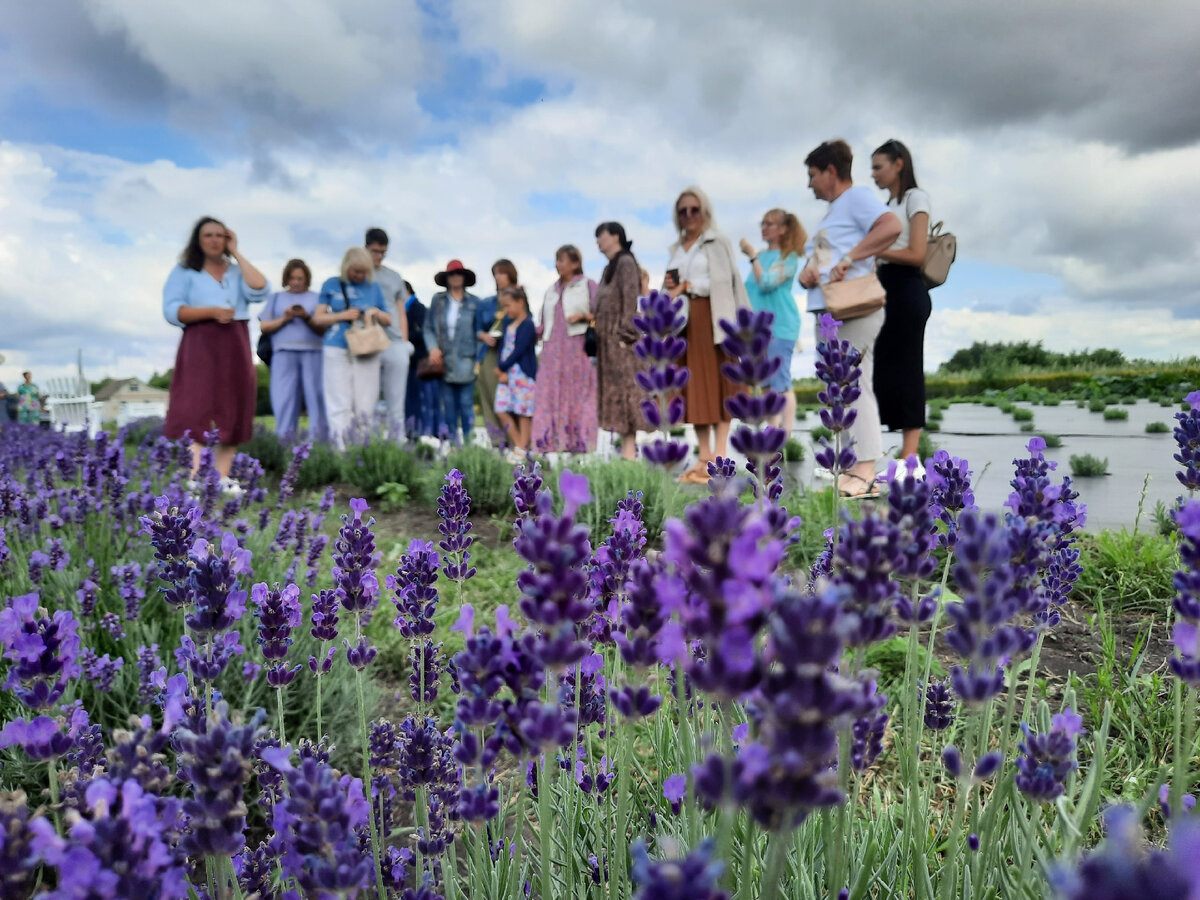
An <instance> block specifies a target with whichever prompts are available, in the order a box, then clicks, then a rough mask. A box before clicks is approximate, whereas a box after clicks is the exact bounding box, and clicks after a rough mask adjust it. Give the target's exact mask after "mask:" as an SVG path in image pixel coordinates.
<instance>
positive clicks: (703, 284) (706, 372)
mask: <svg viewBox="0 0 1200 900" xmlns="http://www.w3.org/2000/svg"><path fill="white" fill-rule="evenodd" d="M675 228H676V230H677V232H678V233H679V240H677V241H676V242H675V243H674V244H672V245H671V248H670V252H671V258H670V261H669V262H668V263H667V277H666V280H665V281H664V282H663V287H664V288H665V289H666V291H667V293H669V294H670V295H671V296H672V297H678V296H680V295H683V296H686V297H687V298H688V306H687V315H688V324H687V331H686V332H685V334H684V336H685V337H686V338H687V353H686V355H685V356H684V364H685V365H686V366H687V367H688V370H689V372H690V375H689V378H688V384H687V387H686V388H684V391H683V398H684V404H685V411H684V421H686V422H687V423H689V424H690V425H692V426H693V427H694V428H695V429H696V442H697V444H698V445H699V450H700V459H699V460H698V461H697V463H696V465H694V466H693V467H692V468H690V469H688V470H687V471H686V472H684V473H683V475H681V476H680V478H679V480H680V481H681V482H683V483H685V484H706V483H707V482H708V464H709V463H710V462H712V461H713V460H715V459H716V458H717V457H718V456H725V455H726V454H727V453H728V452H729V449H728V444H729V423H730V419H731V417H730V415H729V412H728V410H726V409H725V399H726V398H727V397H731V396H733V395H734V394H735V393H736V392H737V386H736V385H734V383H733V382H732V381H730V380H729V379H728V378H726V377H725V376H724V375H723V374H721V365H722V363H724V362H726V361H728V358H727V357H726V355H725V351H724V350H722V349H721V347H720V344H721V341H722V339H723V332H722V331H721V327H720V322H721V320H722V319H725V320H727V321H730V322H732V321H733V320H734V318H735V317H736V315H737V311H738V309H740V308H742V307H749V306H750V298H749V297H748V296H747V295H746V285H745V284H744V283H743V282H742V279H741V276H740V275H739V273H738V268H737V264H736V263H735V262H734V255H733V244H731V243H730V242H729V238H727V237H725V235H723V234H721V232H719V231H718V230H717V226H716V222H715V221H714V220H713V211H712V204H711V203H710V202H709V199H708V195H707V194H705V193H704V191H702V190H700V188H698V187H695V186H692V187H689V188H687V189H685V190H684V191H683V193H681V194H680V195H679V199H677V200H676V201H675Z"/></svg>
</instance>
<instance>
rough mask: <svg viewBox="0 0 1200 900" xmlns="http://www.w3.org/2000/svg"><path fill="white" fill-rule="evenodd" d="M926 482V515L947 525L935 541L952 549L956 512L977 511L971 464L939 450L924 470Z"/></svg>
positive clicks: (956, 532)
mask: <svg viewBox="0 0 1200 900" xmlns="http://www.w3.org/2000/svg"><path fill="white" fill-rule="evenodd" d="M925 481H926V483H928V485H929V513H930V515H932V516H933V517H934V518H936V519H939V520H940V521H941V522H943V523H944V524H945V526H946V530H945V531H944V532H941V533H940V534H939V535H938V542H939V543H940V544H941V545H942V546H943V547H946V548H947V549H953V547H954V544H955V541H956V539H957V535H958V515H959V513H961V512H962V511H963V510H964V509H970V510H974V509H976V506H975V492H974V491H973V490H972V489H971V469H970V464H969V463H968V462H967V461H966V460H965V459H959V458H958V457H957V456H951V455H950V454H949V453H947V452H946V451H945V450H938V451H937V452H935V453H934V454H933V459H932V460H931V461H930V462H929V463H928V464H927V465H926V467H925Z"/></svg>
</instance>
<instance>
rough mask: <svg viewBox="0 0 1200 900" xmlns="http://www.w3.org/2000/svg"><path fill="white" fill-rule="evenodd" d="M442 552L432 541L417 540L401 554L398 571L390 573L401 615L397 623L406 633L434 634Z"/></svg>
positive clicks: (412, 635) (412, 636) (415, 635)
mask: <svg viewBox="0 0 1200 900" xmlns="http://www.w3.org/2000/svg"><path fill="white" fill-rule="evenodd" d="M438 562H439V558H438V553H437V550H435V549H434V546H433V544H432V543H431V542H429V541H422V540H414V541H413V542H412V543H410V544H409V545H408V552H407V553H405V554H403V555H402V556H401V557H400V564H399V565H398V566H397V567H396V574H395V575H389V576H388V577H387V586H388V590H390V591H392V592H393V593H394V594H395V595H396V596H395V599H393V601H392V602H393V603H394V604H395V606H396V610H397V613H398V615H397V616H396V619H395V621H394V622H393V624H394V625H395V626H396V628H397V629H398V630H399V632H400V634H402V635H403V636H404V637H406V638H409V639H410V640H411V639H416V638H419V637H425V636H427V635H430V634H433V629H434V624H433V616H434V613H436V612H437V603H438V592H437V588H436V587H435V586H434V584H435V582H436V581H437V573H438Z"/></svg>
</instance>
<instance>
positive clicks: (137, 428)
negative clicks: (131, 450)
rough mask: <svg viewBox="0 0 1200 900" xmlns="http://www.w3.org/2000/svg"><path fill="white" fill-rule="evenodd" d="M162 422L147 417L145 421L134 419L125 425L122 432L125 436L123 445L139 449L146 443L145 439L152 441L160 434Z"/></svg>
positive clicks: (153, 417) (155, 418)
mask: <svg viewBox="0 0 1200 900" xmlns="http://www.w3.org/2000/svg"><path fill="white" fill-rule="evenodd" d="M162 427H163V420H162V419H160V418H158V417H157V416H148V417H147V418H145V419H135V420H134V421H132V422H130V423H129V424H128V425H126V426H125V427H124V428H123V429H122V432H123V433H124V435H125V443H126V445H128V446H130V447H140V446H141V445H142V444H144V443H146V442H147V439H149V440H151V441H152V440H154V439H155V438H157V437H158V436H159V435H160V434H162Z"/></svg>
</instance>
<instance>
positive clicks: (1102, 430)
mask: <svg viewBox="0 0 1200 900" xmlns="http://www.w3.org/2000/svg"><path fill="white" fill-rule="evenodd" d="M1015 405H1016V406H1019V407H1025V408H1027V409H1030V410H1032V412H1033V423H1034V427H1035V431H1034V432H1032V433H1026V432H1022V431H1021V430H1020V426H1021V423H1020V422H1017V421H1015V420H1014V419H1013V417H1012V416H1011V415H1009V414H1007V413H1004V412H1001V411H1000V409H999V408H998V407H988V406H983V405H981V404H973V403H956V404H953V405H951V406H950V407H948V408H947V409H946V410H945V412H944V418H943V420H942V422H941V426H942V427H941V431H938V432H931V433H930V435H929V436H930V438H931V439H932V440H933V442H934V443H935V444H936V445H937V446H938V447H940V448H941V449H943V450H946V451H948V452H949V453H950V455H951V456H960V457H963V458H964V459H967V460H969V461H970V463H971V471H972V472H973V473H974V474H973V476H972V481H973V483H974V485H975V502H976V503H977V504H979V506H980V508H981V509H986V510H993V509H999V508H1000V507H1001V506H1002V505H1003V503H1004V501H1005V500H1007V499H1008V495H1009V493H1010V491H1011V490H1012V488H1011V487H1010V486H1009V483H1008V482H1009V481H1010V479H1011V478H1012V461H1013V460H1014V459H1015V458H1017V457H1024V456H1026V455H1027V451H1026V450H1025V445H1026V444H1027V443H1028V442H1029V439H1030V438H1031V437H1032V436H1033V435H1034V434H1045V433H1050V434H1057V435H1058V436H1059V437H1061V438H1062V442H1063V445H1062V447H1059V448H1050V449H1047V450H1046V458H1047V459H1052V460H1056V461H1057V462H1058V463H1059V467H1058V472H1059V473H1060V474H1062V475H1069V474H1070V471H1071V469H1070V464H1069V460H1070V458H1071V456H1073V455H1081V454H1085V453H1090V454H1091V455H1092V456H1096V457H1099V458H1100V459H1107V460H1108V471H1109V473H1110V474H1108V475H1104V476H1100V477H1095V478H1073V479H1072V484H1073V486H1074V487H1075V489H1076V490H1078V491H1079V497H1080V500H1082V501H1083V502H1085V503H1087V506H1088V520H1087V528H1088V530H1091V531H1096V530H1100V529H1105V528H1114V529H1119V528H1130V529H1132V528H1133V524H1134V520H1135V519H1136V518H1137V514H1138V503H1139V501H1140V499H1141V496H1142V490H1143V484H1145V485H1146V486H1145V502H1144V504H1143V508H1142V516H1143V518H1142V522H1141V525H1142V527H1143V528H1145V527H1148V526H1149V524H1150V522H1151V520H1150V518H1149V517H1150V515H1151V514H1152V513H1153V512H1154V506H1155V503H1156V502H1157V501H1162V502H1163V503H1166V504H1168V505H1169V504H1171V503H1172V502H1173V501H1174V500H1175V498H1176V497H1178V496H1179V495H1180V493H1182V491H1183V488H1182V486H1181V485H1180V484H1179V482H1178V481H1177V480H1176V478H1175V472H1176V471H1178V469H1179V464H1178V463H1177V462H1175V460H1174V458H1173V454H1174V453H1175V450H1176V446H1175V439H1174V437H1173V436H1172V434H1171V432H1170V431H1168V432H1167V433H1166V434H1146V431H1145V429H1146V424H1147V423H1148V422H1164V423H1166V424H1167V425H1168V426H1169V427H1171V428H1174V426H1175V413H1176V412H1178V411H1179V407H1178V406H1173V407H1170V408H1168V407H1164V406H1159V405H1158V403H1151V402H1148V401H1145V400H1139V401H1138V402H1137V403H1136V404H1132V405H1121V406H1119V407H1116V408H1118V409H1123V410H1128V412H1129V418H1128V419H1127V420H1125V421H1107V420H1105V418H1104V415H1103V413H1094V412H1090V411H1089V410H1088V409H1087V408H1086V407H1085V408H1083V409H1080V408H1078V407H1077V406H1076V405H1075V402H1074V401H1064V402H1063V403H1061V404H1060V405H1059V406H1038V405H1032V404H1028V403H1017V404H1015ZM817 425H820V419H819V418H818V416H817V414H816V413H814V412H810V413H808V414H807V415H806V416H805V417H804V418H803V419H802V420H800V419H798V420H797V432H798V433H797V435H796V437H797V438H800V439H801V441H802V443H804V444H805V450H806V451H811V448H812V443H811V441H810V440H809V433H810V432H811V429H812V428H814V427H816V426H817ZM799 432H803V434H800V433H799ZM899 444H900V435H899V433H898V432H897V433H895V434H885V435H884V452H885V454H886V455H888V456H890V455H892V454H894V453H895V452H896V450H897V449H898V448H899ZM799 475H800V479H801V481H802V483H805V484H808V485H811V484H813V483H814V479H813V475H812V454H811V452H808V454H807V458H806V460H805V464H804V466H803V467H802V470H801V472H800V473H799ZM1147 476H1148V477H1149V482H1148V483H1147V482H1146V479H1147ZM827 483H828V482H822V481H820V480H819V479H817V480H816V484H817V485H822V484H827Z"/></svg>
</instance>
